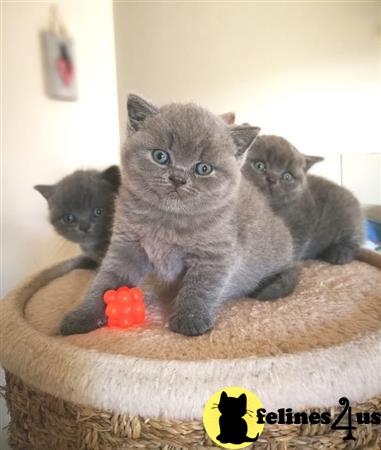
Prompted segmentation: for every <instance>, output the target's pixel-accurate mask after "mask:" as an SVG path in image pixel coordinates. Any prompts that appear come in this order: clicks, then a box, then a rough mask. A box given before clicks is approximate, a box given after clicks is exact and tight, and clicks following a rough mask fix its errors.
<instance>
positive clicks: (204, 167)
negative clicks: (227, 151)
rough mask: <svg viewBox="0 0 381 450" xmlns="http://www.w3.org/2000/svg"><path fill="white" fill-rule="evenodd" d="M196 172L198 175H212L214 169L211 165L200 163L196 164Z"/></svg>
mask: <svg viewBox="0 0 381 450" xmlns="http://www.w3.org/2000/svg"><path fill="white" fill-rule="evenodd" d="M194 171H195V172H196V173H197V174H198V175H210V174H211V173H212V172H213V167H212V166H211V165H210V164H206V163H202V162H200V163H197V164H196V166H195V168H194Z"/></svg>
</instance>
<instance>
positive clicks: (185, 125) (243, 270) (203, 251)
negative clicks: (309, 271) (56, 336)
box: [61, 95, 293, 336]
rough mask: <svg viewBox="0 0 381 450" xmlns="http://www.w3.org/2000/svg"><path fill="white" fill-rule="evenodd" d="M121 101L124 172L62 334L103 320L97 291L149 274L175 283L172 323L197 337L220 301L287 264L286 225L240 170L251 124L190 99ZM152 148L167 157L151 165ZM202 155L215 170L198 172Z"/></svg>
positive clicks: (242, 292)
mask: <svg viewBox="0 0 381 450" xmlns="http://www.w3.org/2000/svg"><path fill="white" fill-rule="evenodd" d="M127 105H128V114H129V119H130V126H129V137H128V138H127V141H126V144H125V146H124V149H123V152H122V170H123V175H125V176H123V184H122V187H121V189H120V195H119V197H118V200H117V208H116V214H115V224H114V229H113V235H112V239H111V244H110V247H109V250H108V252H107V254H106V256H105V258H104V260H103V262H102V265H101V267H100V270H99V272H98V274H97V276H96V278H95V279H94V281H93V283H92V286H91V287H90V289H89V291H88V293H87V295H86V297H85V299H84V302H83V303H82V305H80V307H79V308H78V309H77V310H75V311H73V312H71V313H69V315H68V316H66V318H65V319H64V321H63V323H62V326H61V333H62V334H73V333H84V332H88V331H90V330H93V329H94V328H96V327H98V326H100V325H102V324H103V323H104V322H105V315H104V304H103V300H102V296H103V293H104V291H105V290H107V289H112V288H115V287H117V286H120V285H121V284H127V285H130V286H136V285H138V284H139V283H140V282H141V280H142V279H143V278H144V277H145V276H146V275H147V274H149V273H151V272H154V273H156V275H158V276H159V277H160V278H161V279H162V280H164V281H166V282H174V283H175V282H176V281H179V280H180V281H181V283H180V286H181V287H180V289H179V291H178V293H177V296H176V297H175V300H174V304H173V311H172V316H171V317H170V323H169V325H170V329H171V330H173V331H175V332H179V333H182V334H185V335H191V336H193V335H199V334H203V333H205V332H206V331H208V330H209V329H210V328H212V327H213V324H214V320H215V314H216V309H217V307H218V305H219V304H220V303H221V302H222V301H225V300H227V299H230V298H232V297H239V296H241V295H252V294H253V293H254V292H255V291H256V290H257V288H258V287H260V283H261V281H263V280H264V279H267V278H269V277H271V276H273V275H275V274H277V273H279V272H282V271H283V270H286V269H288V268H289V267H290V266H291V265H292V264H293V244H292V239H291V236H290V234H289V231H288V230H287V227H286V226H285V225H284V223H283V221H282V220H281V219H280V218H278V217H276V216H275V215H274V214H273V212H272V211H271V209H270V208H269V206H268V204H267V202H266V200H265V198H264V196H263V195H262V194H261V193H260V192H259V191H258V190H257V189H256V188H255V187H254V186H253V185H252V184H251V183H249V182H248V181H247V180H245V179H244V178H243V177H242V175H241V164H242V163H243V161H244V157H245V155H246V152H247V150H248V148H249V147H250V145H252V143H253V141H254V139H255V138H256V136H257V134H258V131H259V129H258V128H255V127H246V128H245V129H244V128H242V127H237V128H232V129H230V128H229V127H228V126H227V125H226V123H224V121H223V120H222V119H221V118H219V117H217V116H214V115H212V114H211V113H209V112H208V111H206V110H205V109H203V108H201V107H199V106H196V105H194V104H187V105H180V104H170V105H167V106H163V107H162V108H157V107H155V106H154V105H151V104H149V103H148V102H147V101H145V100H143V99H141V98H139V97H137V96H135V95H130V96H129V98H128V103H127ZM154 149H161V150H166V151H168V152H170V154H171V162H170V164H169V165H160V164H159V163H157V162H155V161H154V160H153V157H152V150H154ZM200 161H202V162H204V163H208V164H211V165H212V166H213V167H214V168H215V169H214V171H213V172H212V173H211V174H210V175H207V176H202V175H197V174H196V173H195V165H196V164H197V163H198V162H200ZM171 179H172V180H173V181H171Z"/></svg>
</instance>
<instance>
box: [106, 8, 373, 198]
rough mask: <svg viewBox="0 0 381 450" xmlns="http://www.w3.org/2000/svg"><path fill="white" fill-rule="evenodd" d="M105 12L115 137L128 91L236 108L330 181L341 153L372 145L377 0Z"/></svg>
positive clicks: (367, 149) (338, 167) (367, 150)
mask: <svg viewBox="0 0 381 450" xmlns="http://www.w3.org/2000/svg"><path fill="white" fill-rule="evenodd" d="M114 16H115V33H116V50H117V72H118V91H119V114H120V126H121V138H122V139H123V133H124V129H125V122H126V114H125V97H126V93H127V92H130V91H135V92H138V93H140V94H142V95H145V96H147V97H148V98H151V99H152V100H153V101H156V102H157V103H158V104H160V103H166V102H169V101H172V100H175V101H189V100H193V101H196V102H198V103H200V104H203V105H206V106H208V107H209V108H210V109H211V110H213V111H214V112H216V113H219V112H224V111H229V110H235V111H236V112H237V117H238V122H243V121H247V122H251V123H253V124H255V125H259V126H261V127H262V131H263V132H264V133H275V134H280V135H283V136H285V137H286V138H288V139H289V140H291V141H292V142H293V143H294V144H295V145H296V146H297V147H298V148H299V149H300V150H301V151H303V152H305V153H309V154H321V155H325V156H326V157H327V161H326V162H325V163H324V164H323V165H321V166H320V167H318V166H316V171H317V172H319V173H323V174H326V175H327V176H328V177H329V178H332V179H334V180H335V181H338V182H340V180H341V179H342V178H343V176H342V173H341V172H340V170H341V159H340V158H341V157H340V154H341V153H359V152H360V153H376V152H378V153H380V152H381V141H380V139H381V133H380V117H381V45H380V44H381V34H380V33H381V2H379V1H363V0H359V1H351V2H342V1H329V2H325V1H321V2H319V1H318V2H286V1H285V2H271V1H268V2H246V3H242V2H234V1H232V2H208V3H206V2H183V3H181V2H136V1H135V2H134V1H131V2H119V1H115V2H114ZM367 158H368V157H367ZM367 160H368V159H367ZM366 165H367V164H365V166H366ZM365 166H364V168H363V169H364V170H362V167H361V164H360V167H358V168H357V170H358V171H361V170H362V172H361V176H362V177H363V178H364V181H366V182H368V183H370V184H371V185H370V186H368V188H367V189H372V190H373V191H375V190H377V189H378V185H377V183H376V182H377V180H376V179H372V180H370V179H369V178H367V172H366V171H365ZM345 179H346V180H348V177H345ZM349 181H350V180H349ZM349 185H350V187H351V186H352V184H351V183H350V182H349ZM353 185H356V186H357V184H356V183H354V184H353ZM379 201H380V202H381V195H380V198H379Z"/></svg>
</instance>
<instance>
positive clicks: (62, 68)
mask: <svg viewBox="0 0 381 450" xmlns="http://www.w3.org/2000/svg"><path fill="white" fill-rule="evenodd" d="M42 44H43V53H44V55H43V59H44V66H45V67H44V70H45V78H46V83H45V84H46V91H47V95H48V96H49V97H51V98H55V99H60V100H76V99H77V97H78V95H77V83H76V70H75V63H74V51H73V42H72V41H71V40H70V39H68V38H67V37H65V36H60V35H58V34H55V33H52V32H50V31H47V32H43V33H42Z"/></svg>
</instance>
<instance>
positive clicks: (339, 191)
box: [242, 136, 364, 264]
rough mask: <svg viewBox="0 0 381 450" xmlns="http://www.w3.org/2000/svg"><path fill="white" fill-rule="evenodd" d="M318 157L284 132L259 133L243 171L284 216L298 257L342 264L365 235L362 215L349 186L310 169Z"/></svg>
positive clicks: (354, 254) (354, 255)
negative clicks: (282, 134)
mask: <svg viewBox="0 0 381 450" xmlns="http://www.w3.org/2000/svg"><path fill="white" fill-rule="evenodd" d="M322 160H323V158H321V157H318V156H306V155H303V154H302V153H300V152H299V151H298V150H297V149H296V148H295V147H294V146H293V145H291V144H290V143H289V142H288V141H287V140H286V139H284V138H282V137H278V136H259V137H258V139H257V140H256V142H255V143H254V145H253V147H252V148H251V149H250V152H249V154H248V158H247V161H246V164H245V166H244V167H243V169H242V172H243V174H244V176H245V177H246V178H247V179H248V180H250V181H251V182H252V183H253V184H254V185H255V186H257V187H258V188H259V189H260V190H261V192H263V193H264V194H265V195H266V196H267V198H268V200H269V203H270V205H271V207H272V208H273V210H274V212H276V213H277V214H278V215H279V216H280V217H282V218H283V219H284V220H285V223H286V224H287V226H288V227H289V228H290V231H291V234H292V236H293V238H294V241H295V245H296V253H297V256H298V257H299V258H300V259H316V258H318V259H322V260H324V261H327V262H330V263H332V264H345V263H349V262H350V261H352V260H353V259H354V258H355V257H356V254H357V252H358V250H359V248H360V246H361V243H362V241H363V239H364V229H363V228H364V226H363V218H362V214H361V210H360V205H359V202H358V201H357V199H356V198H355V197H354V196H353V194H352V193H351V192H349V191H348V190H347V189H345V188H343V187H341V186H338V185H336V184H335V183H332V182H331V181H328V180H326V179H325V178H322V177H318V176H314V175H310V174H308V170H309V169H310V168H311V167H312V165H313V164H315V163H317V162H319V161H322Z"/></svg>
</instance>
